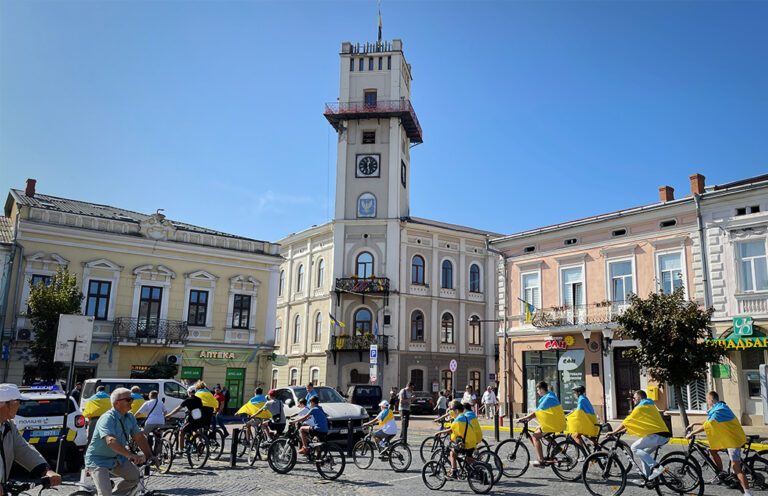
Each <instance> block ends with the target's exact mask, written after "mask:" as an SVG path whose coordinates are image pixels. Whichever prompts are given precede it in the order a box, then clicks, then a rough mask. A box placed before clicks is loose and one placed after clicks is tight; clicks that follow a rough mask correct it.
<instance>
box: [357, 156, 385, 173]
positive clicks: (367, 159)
mask: <svg viewBox="0 0 768 496" xmlns="http://www.w3.org/2000/svg"><path fill="white" fill-rule="evenodd" d="M380 175H381V168H380V167H379V155H378V154H376V155H358V156H357V167H356V169H355V177H380Z"/></svg>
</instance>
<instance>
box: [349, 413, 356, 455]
mask: <svg viewBox="0 0 768 496" xmlns="http://www.w3.org/2000/svg"><path fill="white" fill-rule="evenodd" d="M354 452H355V433H354V432H353V430H352V419H349V420H347V453H349V456H351V457H354Z"/></svg>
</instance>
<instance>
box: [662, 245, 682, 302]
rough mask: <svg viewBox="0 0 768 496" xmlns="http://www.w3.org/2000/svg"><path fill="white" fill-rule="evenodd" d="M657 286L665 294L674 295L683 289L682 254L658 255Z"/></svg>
mask: <svg viewBox="0 0 768 496" xmlns="http://www.w3.org/2000/svg"><path fill="white" fill-rule="evenodd" d="M659 284H660V286H661V290H662V291H663V292H665V293H668V294H671V293H674V292H675V290H676V289H677V288H681V287H683V254H682V253H679V252H678V253H668V254H665V255H659Z"/></svg>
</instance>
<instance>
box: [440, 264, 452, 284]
mask: <svg viewBox="0 0 768 496" xmlns="http://www.w3.org/2000/svg"><path fill="white" fill-rule="evenodd" d="M440 274H441V275H440V282H441V285H440V287H442V288H445V289H453V264H452V263H451V262H450V260H443V264H442V269H441V272H440Z"/></svg>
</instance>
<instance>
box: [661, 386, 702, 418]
mask: <svg viewBox="0 0 768 496" xmlns="http://www.w3.org/2000/svg"><path fill="white" fill-rule="evenodd" d="M667 391H669V409H670V410H679V409H680V403H682V404H683V405H684V406H685V410H686V411H693V412H706V411H707V380H706V378H705V379H700V380H698V381H695V382H691V383H690V384H687V385H685V386H683V388H682V393H683V398H682V401H680V400H678V398H677V395H676V394H675V390H674V388H673V387H672V386H671V385H668V386H667Z"/></svg>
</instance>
